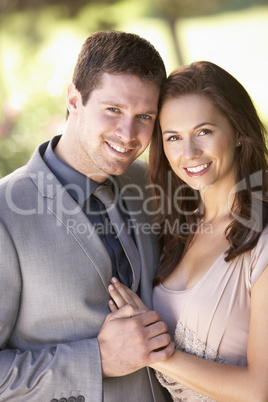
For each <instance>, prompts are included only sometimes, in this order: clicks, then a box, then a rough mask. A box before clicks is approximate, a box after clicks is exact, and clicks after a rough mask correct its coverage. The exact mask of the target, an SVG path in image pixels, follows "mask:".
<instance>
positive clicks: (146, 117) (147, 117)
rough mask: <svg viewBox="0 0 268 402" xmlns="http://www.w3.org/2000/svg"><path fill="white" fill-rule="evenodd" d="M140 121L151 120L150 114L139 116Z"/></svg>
mask: <svg viewBox="0 0 268 402" xmlns="http://www.w3.org/2000/svg"><path fill="white" fill-rule="evenodd" d="M138 117H139V118H140V119H143V120H149V119H150V118H151V117H150V116H148V114H139V116H138Z"/></svg>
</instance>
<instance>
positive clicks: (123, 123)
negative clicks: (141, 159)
mask: <svg viewBox="0 0 268 402" xmlns="http://www.w3.org/2000/svg"><path fill="white" fill-rule="evenodd" d="M115 134H116V136H117V137H118V138H119V139H120V140H121V141H123V142H125V143H128V142H131V141H134V140H135V139H136V137H137V129H136V124H135V119H133V118H126V117H125V118H123V119H121V120H120V121H119V122H118V124H117V127H116V130H115Z"/></svg>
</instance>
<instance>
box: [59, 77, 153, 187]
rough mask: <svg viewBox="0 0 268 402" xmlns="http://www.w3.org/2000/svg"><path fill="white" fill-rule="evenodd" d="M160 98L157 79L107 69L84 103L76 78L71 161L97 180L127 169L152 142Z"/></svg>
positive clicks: (72, 91) (71, 95)
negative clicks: (155, 81)
mask: <svg viewBox="0 0 268 402" xmlns="http://www.w3.org/2000/svg"><path fill="white" fill-rule="evenodd" d="M158 98H159V88H158V86H157V85H156V84H155V83H153V82H149V81H142V80H141V79H140V78H138V77H136V76H133V75H130V74H123V75H112V74H108V73H104V74H103V76H102V80H101V84H100V86H99V87H98V88H97V89H95V90H94V91H93V92H92V93H91V94H90V97H89V100H88V102H87V104H86V105H85V106H83V104H82V99H81V94H80V93H79V92H78V91H77V90H76V88H75V87H74V85H73V84H71V87H69V91H68V103H69V105H71V107H69V111H70V116H69V119H70V118H71V119H72V122H73V123H72V126H71V127H72V134H71V135H72V136H73V140H72V141H71V143H72V144H71V143H70V147H69V155H70V159H69V161H68V158H69V156H67V155H65V158H66V161H67V163H69V164H70V165H71V166H72V167H74V168H75V169H76V170H78V171H80V172H81V173H83V174H85V175H87V176H88V177H90V178H92V179H93V180H95V181H97V182H103V181H104V180H105V178H106V177H107V176H109V175H120V174H122V173H124V172H125V171H126V170H127V168H128V167H129V165H130V164H131V163H132V162H133V161H134V160H135V159H136V158H137V157H138V156H139V155H141V154H142V152H143V151H144V150H145V149H146V147H147V146H148V144H149V142H150V139H151V136H152V132H153V128H154V124H155V119H156V115H157V104H158ZM74 137H75V138H74Z"/></svg>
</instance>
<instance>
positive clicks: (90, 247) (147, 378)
mask: <svg viewBox="0 0 268 402" xmlns="http://www.w3.org/2000/svg"><path fill="white" fill-rule="evenodd" d="M46 146H47V144H46V143H45V144H42V145H41V146H40V147H39V148H38V149H37V150H36V151H35V153H34V155H33V157H32V158H31V160H30V161H29V163H28V164H27V165H26V166H25V167H23V168H20V169H18V170H17V171H16V172H14V173H12V174H11V175H9V176H7V177H6V178H4V179H2V180H1V181H0V348H1V352H0V401H10V402H13V401H14V402H18V401H25V402H26V401H27V402H28V401H34V402H37V401H41V402H49V401H51V400H53V399H54V400H55V401H56V400H58V401H59V400H60V399H61V398H66V399H65V400H67V399H68V398H69V397H71V396H73V397H74V398H77V401H83V400H84V401H86V402H89V401H92V402H100V401H103V400H104V401H107V402H110V401H111V402H120V401H127V402H132V401H133V402H134V401H135V402H137V401H145V402H147V401H148V402H150V401H166V400H169V396H167V395H166V394H164V393H163V392H164V391H163V389H162V388H161V387H160V385H159V384H158V383H157V381H156V380H155V377H154V375H152V374H153V373H152V372H151V371H150V370H148V369H146V368H144V369H142V370H139V371H137V372H135V373H133V374H131V375H128V376H124V377H118V378H107V379H103V378H102V373H101V360H100V353H99V347H98V342H97V339H96V337H97V335H98V332H99V330H100V327H101V326H102V324H103V321H104V320H105V317H106V316H107V314H109V308H108V300H109V295H108V292H107V285H108V284H109V282H110V278H111V275H112V268H111V261H110V259H109V256H108V253H107V252H106V249H105V248H104V246H103V244H102V242H101V240H100V238H99V236H98V235H97V234H96V233H94V231H92V225H91V223H90V222H89V221H88V219H87V218H86V216H85V215H84V213H83V212H82V210H81V208H80V206H79V205H77V204H76V202H75V201H74V200H73V198H72V197H71V196H70V195H69V193H68V192H67V191H66V190H65V189H64V188H63V187H62V186H61V184H60V183H59V182H58V181H57V179H56V178H55V176H54V175H53V174H52V173H51V171H50V170H49V169H48V167H47V166H46V164H45V163H44V162H43V159H42V157H41V155H42V154H43V153H44V151H45V148H46ZM117 180H118V183H119V185H120V186H124V185H126V184H134V183H136V184H137V185H138V186H139V189H140V190H139V192H137V191H136V190H135V188H134V187H135V186H134V185H132V186H129V187H131V188H129V189H128V190H127V191H126V197H127V198H126V204H127V207H128V209H129V211H132V212H133V216H132V217H133V219H134V220H133V222H132V225H134V223H135V224H136V233H138V236H136V241H137V245H138V249H139V252H140V256H141V265H142V269H141V296H142V299H143V300H144V302H145V303H146V304H147V306H148V307H149V308H151V295H152V279H153V277H154V275H155V273H156V269H157V265H158V248H157V241H156V236H155V237H154V236H153V235H152V234H150V230H149V225H148V222H149V223H150V221H149V216H147V215H146V214H145V213H144V212H143V211H142V209H143V207H145V208H147V207H148V204H145V203H147V201H148V197H151V194H150V192H149V191H148V189H146V183H147V178H146V168H145V166H144V164H143V162H142V161H140V160H139V161H136V162H135V163H133V165H132V166H131V167H130V168H129V170H128V171H127V172H126V173H125V174H124V175H122V176H120V177H118V178H117ZM139 212H140V213H139ZM78 396H80V399H79V398H78ZM63 400H64V399H63ZM70 400H71V401H74V400H75V399H70Z"/></svg>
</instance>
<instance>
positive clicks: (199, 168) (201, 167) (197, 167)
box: [186, 163, 210, 173]
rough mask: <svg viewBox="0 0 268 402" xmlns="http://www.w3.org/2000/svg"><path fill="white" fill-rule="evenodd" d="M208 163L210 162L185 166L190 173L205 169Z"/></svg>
mask: <svg viewBox="0 0 268 402" xmlns="http://www.w3.org/2000/svg"><path fill="white" fill-rule="evenodd" d="M209 165H210V163H205V164H204V165H199V166H195V167H191V168H186V170H188V172H190V173H199V172H201V171H202V170H204V169H206V168H207V167H208V166H209Z"/></svg>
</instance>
